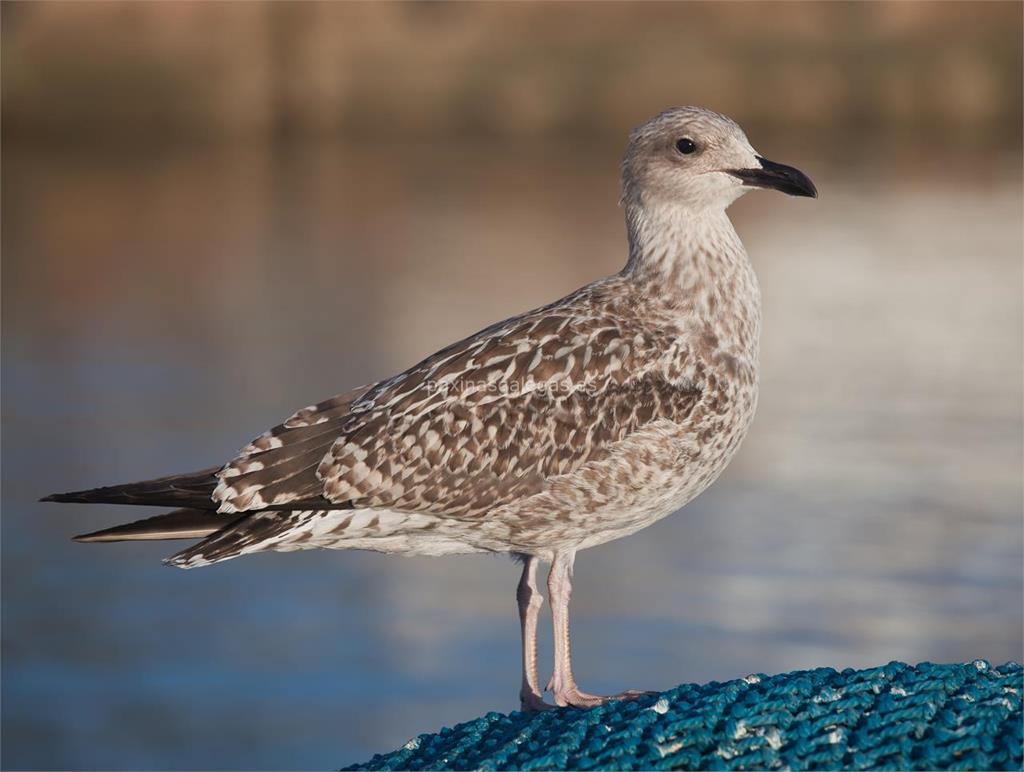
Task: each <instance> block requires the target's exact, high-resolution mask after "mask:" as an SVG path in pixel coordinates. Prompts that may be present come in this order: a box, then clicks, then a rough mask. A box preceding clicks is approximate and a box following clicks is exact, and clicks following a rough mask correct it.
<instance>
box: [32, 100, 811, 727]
mask: <svg viewBox="0 0 1024 772" xmlns="http://www.w3.org/2000/svg"><path fill="white" fill-rule="evenodd" d="M622 184H623V197H622V201H623V205H624V207H625V211H626V225H627V230H628V235H629V259H628V261H627V262H626V265H625V267H624V268H623V269H622V270H621V271H620V272H619V273H617V274H615V275H613V276H609V277H607V278H604V279H600V280H598V281H595V282H593V283H591V284H588V285H587V286H585V287H583V288H582V289H579V290H577V291H576V292H573V293H572V294H571V295H568V296H567V297H564V298H562V299H561V300H557V301H555V302H554V303H551V304H550V305H547V306H543V307H542V308H538V309H535V310H533V311H527V312H526V313H524V314H520V315H519V316H515V317H512V318H511V319H506V320H505V321H502V322H498V323H496V324H494V325H492V326H490V327H488V328H486V329H484V330H481V331H480V332H478V333H476V334H475V335H471V336H470V337H468V338H465V339H463V340H461V341H459V342H457V343H453V344H452V345H450V346H448V347H447V348H444V349H442V350H441V351H439V352H437V353H436V354H434V355H432V356H430V357H428V358H426V359H424V360H423V361H422V362H420V363H419V364H417V365H414V366H412V367H411V368H409V369H408V370H406V371H404V372H402V373H400V374H398V375H396V376H394V377H393V378H389V379H387V380H385V381H381V382H379V383H373V384H370V385H368V386H362V387H360V388H357V389H353V390H352V391H349V392H347V393H345V394H342V395H340V396H337V397H334V398H332V399H329V400H327V401H325V402H321V403H319V404H317V405H311V406H310V407H306V408H303V409H302V410H299V411H298V412H297V413H295V414H294V415H293V416H292V417H291V418H289V419H287V420H286V421H285V422H284V423H282V424H280V425H278V426H275V427H274V428H272V429H270V430H269V431H267V432H265V433H263V434H262V435H260V436H259V437H257V438H256V439H255V440H253V441H252V442H251V443H250V444H248V445H246V446H245V447H244V448H243V449H242V450H241V452H240V453H239V454H238V456H237V457H235V458H234V459H232V460H231V461H229V462H228V463H227V464H225V465H223V466H221V467H213V468H210V469H205V470H203V471H200V472H196V473H193V474H184V475H173V476H170V477H164V478H161V479H158V480H149V481H145V482H140V483H132V484H128V485H118V486H114V487H107V488H96V489H93V490H88V491H80V492H76V493H63V494H56V495H53V496H49V497H47V498H46V499H44V501H66V502H95V503H111V504H143V505H159V506H169V507H178V509H176V510H175V511H173V512H171V513H170V514H165V515H159V516H157V517H152V518H149V519H147V520H141V521H138V522H136V523H130V524H128V525H123V526H118V527H115V528H110V529H107V530H104V531H98V532H96V533H91V534H86V535H83V536H78V537H76V539H78V540H79V541H94V542H99V541H120V540H137V539H175V538H203V541H200V542H199V543H198V544H195V545H194V546H191V547H189V548H188V549H186V550H183V551H182V552H179V553H177V554H176V555H174V556H172V557H171V558H169V559H168V561H167V562H168V563H169V564H171V565H173V566H178V567H180V568H195V567H197V566H205V565H209V564H211V563H216V562H219V561H222V560H228V559H230V558H234V557H237V556H239V555H247V554H250V553H253V552H263V551H266V550H274V551H279V552H288V551H292V550H301V549H311V548H317V547H319V548H326V549H364V550H375V551H377V552H387V553H401V554H411V555H453V554H461V553H473V552H505V553H511V554H512V555H515V556H517V557H518V558H520V559H521V560H522V563H523V570H522V577H521V579H520V580H519V585H518V589H517V593H516V595H517V599H518V603H519V617H520V623H521V628H522V641H523V676H522V688H521V690H520V700H521V704H522V707H523V708H524V709H527V710H539V709H542V708H544V707H548V705H547V704H546V703H545V702H544V700H543V697H542V692H541V683H540V681H539V679H538V675H537V652H536V648H537V646H536V644H537V641H536V625H537V616H538V612H539V610H540V606H541V603H542V598H541V594H540V589H539V587H538V583H537V566H538V562H539V561H544V562H548V563H550V564H551V569H550V571H549V573H548V579H547V587H548V595H549V599H550V603H551V612H552V618H553V622H554V648H555V665H554V674H553V675H552V677H551V680H550V681H549V683H548V685H547V690H548V691H550V692H551V693H552V696H553V699H554V702H555V704H556V705H563V706H564V705H573V706H577V707H588V706H592V705H597V704H600V703H601V702H603V701H605V700H608V699H614V698H610V697H599V696H596V695H591V694H587V693H586V692H583V691H581V690H580V689H579V687H577V685H576V679H575V678H574V676H573V672H572V663H571V656H570V647H569V596H570V593H571V591H572V581H571V580H572V569H573V561H574V560H575V557H576V553H577V552H578V551H579V550H582V549H586V548H587V547H593V546H595V545H598V544H603V543H605V542H608V541H611V540H612V539H618V538H621V537H623V536H628V535H629V534H632V533H635V532H636V531H638V530H640V529H641V528H644V527H646V526H648V525H651V524H652V523H654V522H656V521H658V520H660V519H661V518H663V517H665V516H666V515H668V514H670V513H672V512H674V511H676V510H677V509H679V508H680V507H682V506H683V505H684V504H686V503H687V502H689V501H690V500H691V499H693V498H694V497H695V496H696V495H697V494H699V493H700V492H701V491H703V490H704V489H706V488H707V487H708V486H709V485H710V484H711V483H712V482H713V481H714V480H715V478H717V477H718V475H719V474H721V472H722V470H723V469H725V467H726V465H727V464H728V463H729V460H730V459H731V458H732V456H733V454H734V453H735V452H736V449H737V448H738V447H739V444H740V442H741V441H742V439H743V437H744V435H745V434H746V433H747V428H748V427H749V425H750V421H751V419H752V417H753V415H754V408H755V405H756V403H757V381H758V336H759V333H760V327H761V302H760V292H759V290H758V285H757V279H756V277H755V276H754V271H753V268H752V267H751V265H750V262H749V260H748V258H747V253H746V251H745V250H744V248H743V245H742V244H741V243H740V240H739V237H738V236H737V235H736V231H735V230H733V227H732V224H731V223H730V221H729V218H728V216H727V215H726V208H727V207H728V206H729V205H730V204H731V203H732V202H733V201H735V200H736V199H737V198H739V197H740V196H741V195H742V194H743V193H744V192H746V191H747V190H749V189H751V188H774V189H776V190H781V191H782V192H784V193H788V194H790V195H795V196H811V197H813V196H816V195H817V193H816V191H815V188H814V185H813V184H812V183H811V181H810V180H809V179H808V178H807V177H806V176H805V175H804V174H802V173H801V172H799V171H798V170H796V169H794V168H792V167H789V166H783V165H782V164H776V163H772V162H771V161H767V160H765V159H764V158H762V157H761V156H760V155H758V154H757V153H756V152H755V151H754V149H753V148H752V147H751V146H750V143H749V142H748V141H747V138H746V136H745V135H744V133H743V131H742V130H741V129H740V127H739V126H737V125H736V124H735V123H734V122H733V121H732V120H730V119H729V118H726V117H725V116H723V115H719V114H717V113H714V112H711V111H710V110H705V109H701V108H697V107H681V108H676V109H672V110H667V111H666V112H663V113H661V114H660V115H658V116H656V117H655V118H652V119H651V120H650V121H648V122H647V123H645V124H643V125H642V126H640V127H639V128H637V129H635V130H634V131H633V132H632V134H631V135H630V137H629V144H628V147H627V149H626V154H625V158H624V159H623V162H622ZM631 694H634V693H633V692H626V693H623V694H622V695H618V696H619V697H624V696H629V695H631Z"/></svg>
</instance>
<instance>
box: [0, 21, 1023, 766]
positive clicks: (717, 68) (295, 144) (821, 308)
mask: <svg viewBox="0 0 1024 772" xmlns="http://www.w3.org/2000/svg"><path fill="white" fill-rule="evenodd" d="M0 11H2V16H3V99H4V105H3V107H4V111H3V168H2V174H3V190H2V204H3V226H4V227H3V234H2V248H3V372H2V376H3V435H4V436H3V469H2V472H3V492H2V495H3V502H2V506H3V513H2V514H3V519H2V550H3V555H2V557H3V566H2V582H3V608H2V624H3V629H2V635H3V651H2V667H3V684H2V697H3V705H2V707H3V724H2V728H3V736H2V753H3V759H2V765H3V767H4V768H6V769H14V768H21V769H27V768H32V769H44V768H51V769H53V768H63V769H98V768H108V769H149V768H154V769H155V768H160V769H178V768H206V769H211V768H225V769H229V768H234V769H242V768H248V769H259V768H337V767H338V766H340V765H341V764H343V763H345V762H352V761H357V760H360V759H363V758H365V757H367V756H369V755H371V754H372V753H373V752H375V751H382V750H387V749H391V748H393V747H396V746H397V745H399V744H401V743H403V742H404V741H405V740H407V739H408V738H410V737H412V736H414V735H415V734H417V733H419V732H423V731H430V730H436V729H437V728H438V727H440V726H441V725H443V724H447V723H452V722H456V721H460V720H466V719H469V718H472V717H474V716H476V715H478V714H480V713H482V712H485V711H488V710H500V711H505V710H510V709H512V708H514V707H515V697H516V694H517V690H518V679H519V674H518V673H519V671H518V647H519V643H518V624H517V620H516V615H515V602H514V585H515V581H516V578H517V571H516V567H515V566H514V565H513V564H512V563H511V562H510V561H508V560H506V559H503V558H499V557H490V558H489V557H461V558H446V559H443V560H441V559H427V558H396V557H385V556H378V555H370V554H361V553H342V552H323V553H312V552H311V553H295V554H288V555H273V554H271V555H259V556H255V557H250V558H246V559H244V560H239V561H233V562H230V563H226V564H223V565H218V566H215V567H213V568H209V569H203V570H200V571H191V572H182V571H174V570H171V569H168V568H165V567H163V566H162V565H161V564H160V558H161V557H163V556H165V555H167V554H169V553H170V552H171V551H173V550H174V549H175V548H176V545H175V544H170V543H162V544H161V543H155V544H142V545H96V546H84V545H78V544H73V543H71V542H70V541H68V537H69V536H71V535H72V534H74V533H80V532H83V531H88V530H92V529H95V528H99V527H103V526H106V525H110V524H113V523H115V522H120V521H122V520H125V519H129V518H132V517H135V516H141V514H142V513H140V512H136V511H128V510H126V509H118V508H114V507H61V506H56V505H52V504H49V505H48V504H38V503H35V501H36V499H37V498H38V497H39V496H40V495H43V494H46V493H50V492H53V491H55V490H66V489H74V488H80V487H87V486H92V485H96V484H104V483H112V482H122V481H128V480H135V479H141V478H145V477H151V476H156V475H161V474H165V473H169V472H174V471H184V470H190V469H194V468H200V467H203V466H206V465H211V464H214V463H218V462H221V461H223V460H224V459H227V458H229V457H230V456H231V455H232V454H233V452H234V451H235V450H236V449H237V448H239V447H240V446H241V445H242V444H244V442H245V441H247V440H248V439H249V438H250V437H251V436H253V435H254V434H256V433H258V432H259V431H261V430H262V429H264V428H266V427H268V426H270V425H272V424H274V423H276V422H278V421H279V420H280V419H281V418H283V417H284V416H286V415H288V414H289V413H290V412H291V411H292V410H293V409H295V408H298V407H300V406H302V405H305V404H308V403H310V402H313V401H316V400H318V399H322V398H324V397H326V396H329V395H331V394H334V393H337V392H340V391H343V390H345V389H347V388H349V387H352V386H355V385H357V384H360V383H365V382H368V381H370V380H374V379H378V378H381V377H384V376H388V375H390V374H392V373H394V372H396V371H398V370H400V369H402V368H404V367H406V366H408V365H409V364H411V363H413V362H415V361H417V360H418V359H419V358H421V357H422V356H424V355H426V354H429V353H430V352H432V351H434V350H435V349H436V348H437V347H439V346H441V345H444V344H446V343H448V342H449V341H451V340H453V339H455V338H457V337H461V336H463V335H465V334H467V333H469V332H471V331H473V330H476V329H478V328H480V327H482V326H484V325H485V324H487V323H489V322H491V321H494V320H496V319H498V318H501V317H503V316H507V315H510V314H513V313H517V312H519V311H521V310H523V309H525V308H527V307H532V306H535V305H538V304H541V303H544V302H546V301H549V300H551V299H554V298H556V297H558V296H560V295H562V294H564V293H566V292H568V291H570V290H572V289H574V288H576V287H577V286H579V285H581V284H583V283H585V282H587V281H589V280H591V279H593V278H595V277H597V276H600V275H604V274H607V273H610V272H613V271H615V270H617V269H618V268H619V267H620V266H621V264H622V263H623V261H624V255H625V236H624V229H623V225H622V213H621V211H620V210H619V209H618V207H617V199H618V180H617V162H618V158H619V155H620V153H621V150H622V147H623V144H624V137H625V131H626V130H627V129H628V127H629V126H631V125H633V124H636V123H638V122H640V121H642V120H643V119H645V118H646V117H648V116H649V115H651V114H653V113H655V112H657V111H659V110H660V109H662V108H663V107H666V106H668V105H671V104H680V103H695V104H705V105H707V106H710V107H713V108H715V109H719V110H721V111H723V112H726V113H728V114H730V115H732V116H733V117H735V118H736V119H738V120H739V121H740V122H741V123H742V124H743V125H744V127H745V128H746V129H747V130H748V134H749V136H750V138H751V140H752V142H753V144H754V146H755V147H757V148H758V149H759V150H760V151H761V152H762V153H764V154H765V155H766V156H767V157H769V158H772V159H775V160H778V161H782V162H786V163H792V164H794V165H797V166H798V167H800V168H802V169H804V170H805V171H807V172H808V173H809V174H810V175H811V177H812V178H813V179H814V180H815V182H816V183H817V184H818V187H819V189H820V190H821V198H820V199H819V200H818V201H813V202H809V201H804V200H795V199H787V198H784V197H782V196H779V195H772V194H766V193H762V194H757V195H751V196H748V197H747V198H746V199H744V200H743V201H741V202H739V203H738V204H737V205H736V206H735V207H734V208H733V210H732V211H733V213H734V220H735V222H736V224H737V228H738V230H739V232H740V234H741V236H742V237H743V238H744V240H745V242H746V244H747V247H748V249H749V251H750V253H751V255H752V258H753V260H754V263H755V265H756V267H757V270H758V272H759V275H760V278H761V282H762V289H763V293H764V302H765V331H764V338H763V354H762V356H763V390H762V397H761V403H760V409H759V415H758V418H757V420H756V421H755V425H754V429H753V431H752V434H751V436H750V437H749V439H748V440H747V442H746V444H745V445H744V447H743V449H742V451H741V453H740V455H739V456H738V458H737V459H736V461H735V462H734V463H733V465H732V466H731V468H730V469H729V470H728V472H727V473H726V474H725V475H724V476H723V478H722V479H721V480H720V481H719V483H718V484H717V485H715V486H714V487H713V488H712V489H711V490H710V491H709V492H707V493H706V494H704V495H703V496H702V497H700V498H699V499H698V500H697V501H695V502H694V503H693V504H692V505H690V506H689V507H687V508H686V510H685V512H683V513H681V514H677V515H676V516H673V517H671V518H669V519H667V520H664V521H662V522H661V523H659V524H657V525H655V526H653V527H651V528H649V529H647V530H645V531H643V532H641V533H639V534H637V535H636V536H633V537H631V538H629V539H626V540H623V541H620V542H616V543H612V544H610V545H606V546H604V547H601V548H598V549H594V550H591V551H588V552H585V553H583V554H582V555H581V556H580V559H579V561H578V564H577V591H576V594H575V596H574V623H575V636H576V652H575V653H576V657H577V663H576V664H577V668H576V669H577V672H578V675H579V677H580V679H581V683H582V684H583V685H584V686H585V687H586V688H587V689H589V690H592V691H618V690H620V689H623V688H633V687H639V688H651V689H655V688H667V687H670V686H673V685H675V684H676V683H679V682H682V681H705V680H709V679H727V678H733V677H738V676H742V675H745V674H747V673H751V672H768V673H771V672H776V671H781V670H787V669H795V668H809V667H814V666H821V665H827V666H833V667H837V668H841V667H847V666H850V667H860V666H871V665H876V664H880V663H884V662H886V661H889V660H892V659H900V660H905V661H908V662H918V661H921V660H933V661H941V662H955V661H963V660H969V659H973V658H976V657H985V658H988V659H990V660H993V661H999V662H1002V661H1005V660H1009V659H1017V660H1020V659H1021V657H1022V632H1021V630H1022V603H1024V597H1022V556H1024V544H1022V539H1024V526H1022V516H1021V503H1022V486H1021V469H1022V462H1024V458H1022V456H1024V451H1022V415H1021V410H1022V297H1021V289H1022V263H1021V257H1022V249H1024V245H1022V194H1021V167H1022V154H1021V147H1020V129H1021V41H1020V24H1021V13H1022V12H1021V6H1020V5H1019V4H1016V3H994V4H988V3H926V2H922V3H891V4H890V3H871V4H846V3H819V4H793V5H788V4H775V3H757V4H747V3H729V4H717V5H713V4H704V3H687V4H678V5H673V4H652V5H621V4H615V3H609V4H601V5H585V4H575V5H561V4H553V5H526V4H524V5H501V4H462V5H442V4H415V5H384V6H381V5H358V4H285V3H280V4H259V3H248V4H236V3H232V4H228V3H200V4H191V3H176V2H175V3H171V2H166V3H147V4H121V3H103V4H93V3H55V2H44V3H18V2H6V3H3V5H2V7H0ZM545 621H546V620H545ZM542 632H543V634H544V637H543V638H542V647H543V648H542V652H543V653H544V656H543V660H542V661H543V662H545V663H549V662H550V656H549V654H548V652H549V646H550V634H549V633H548V631H547V629H546V624H544V625H542Z"/></svg>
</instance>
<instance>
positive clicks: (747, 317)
mask: <svg viewBox="0 0 1024 772" xmlns="http://www.w3.org/2000/svg"><path fill="white" fill-rule="evenodd" d="M626 223H627V226H628V228H629V262H628V263H627V264H626V267H625V268H624V269H623V271H622V275H623V276H624V277H625V278H627V279H629V280H631V281H633V282H636V283H637V284H639V285H640V287H641V291H642V293H643V295H644V296H645V297H650V298H652V299H658V300H660V301H663V302H664V303H665V304H666V305H667V306H669V307H671V308H673V309H674V310H675V311H676V312H677V313H678V318H679V319H680V320H685V322H686V326H687V327H697V328H700V327H702V326H704V327H709V328H713V329H715V330H717V331H720V332H722V333H724V334H725V336H726V337H723V338H722V339H723V340H732V341H734V342H735V343H736V344H737V346H738V348H739V349H741V350H742V352H743V353H745V354H747V355H749V356H750V357H752V358H753V359H755V360H756V357H757V339H758V337H759V335H760V326H761V293H760V290H759V288H758V284H757V277H756V276H755V275H754V269H753V266H752V265H751V264H750V259H749V258H748V257H747V252H746V250H745V249H744V248H743V243H742V242H741V241H740V238H739V236H738V235H737V233H736V230H735V229H734V228H733V226H732V222H731V221H730V220H729V217H728V215H727V214H726V213H725V209H724V208H722V209H717V208H716V209H710V210H707V209H705V210H701V211H694V210H691V209H687V208H685V207H680V206H677V205H672V204H666V205H657V204H655V205H651V204H647V203H644V204H641V203H639V202H634V203H628V204H627V206H626Z"/></svg>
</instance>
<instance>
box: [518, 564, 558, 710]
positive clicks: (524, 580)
mask: <svg viewBox="0 0 1024 772" xmlns="http://www.w3.org/2000/svg"><path fill="white" fill-rule="evenodd" d="M521 558H522V561H523V575H522V576H521V577H520V578H519V586H518V587H517V588H516V601H517V602H518V603H519V626H520V628H521V629H522V633H523V685H522V686H521V687H520V689H519V705H520V707H521V709H522V710H525V711H526V712H528V713H532V712H534V711H538V710H545V709H547V708H551V707H554V706H553V705H549V704H548V703H546V702H544V697H543V695H542V694H541V691H540V682H539V681H538V679H537V617H538V616H539V615H540V607H541V606H542V605H543V604H544V598H543V596H542V595H541V594H540V589H539V588H538V587H537V558H536V557H534V556H533V555H522V556H521Z"/></svg>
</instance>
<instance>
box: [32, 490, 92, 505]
mask: <svg viewBox="0 0 1024 772" xmlns="http://www.w3.org/2000/svg"><path fill="white" fill-rule="evenodd" d="M83 493H87V491H73V492H71V493H51V494H50V495H49V496H43V497H42V498H41V499H39V500H40V501H53V502H56V503H58V504H76V503H77V504H81V503H84V502H85V499H84V498H83V497H82V494H83Z"/></svg>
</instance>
